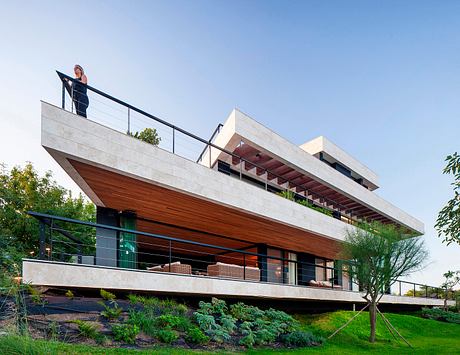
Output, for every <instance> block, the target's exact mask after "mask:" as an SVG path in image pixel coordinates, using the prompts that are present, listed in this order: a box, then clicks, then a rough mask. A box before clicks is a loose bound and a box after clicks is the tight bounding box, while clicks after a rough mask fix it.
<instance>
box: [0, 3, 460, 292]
mask: <svg viewBox="0 0 460 355" xmlns="http://www.w3.org/2000/svg"><path fill="white" fill-rule="evenodd" d="M1 5H2V6H1V7H2V9H1V12H0V33H1V34H2V35H1V36H0V65H1V76H0V161H2V162H5V163H7V164H8V166H10V167H11V166H12V165H16V164H21V165H23V164H24V163H25V162H26V161H31V162H33V163H34V164H35V166H36V167H37V168H38V169H39V171H41V172H44V171H46V170H52V171H53V172H54V174H55V177H56V179H57V180H58V182H59V183H60V184H62V185H64V186H66V187H68V188H70V189H72V190H74V191H78V188H77V187H76V186H75V185H74V184H73V182H72V181H71V180H70V178H68V177H67V176H66V175H65V173H64V172H63V171H62V169H61V168H60V167H59V166H58V165H57V164H56V163H55V162H54V161H53V159H52V158H51V157H50V156H49V155H48V154H47V153H46V152H45V151H44V149H43V148H41V147H40V100H45V101H48V102H51V103H54V104H57V105H59V104H60V83H59V81H58V78H57V76H56V74H55V73H54V70H55V69H58V70H60V71H64V72H67V73H69V74H70V73H71V72H72V68H73V65H74V64H75V63H80V64H81V65H82V66H83V67H84V68H85V70H86V73H87V75H88V78H89V83H90V84H91V85H93V86H96V87H98V88H100V89H102V90H104V91H106V92H109V93H111V94H112V95H114V96H116V97H119V98H121V99H124V100H125V101H127V102H130V103H132V104H134V105H136V106H138V107H141V108H143V109H145V110H146V111H148V112H150V113H153V114H155V115H157V116H160V117H162V118H164V119H166V120H168V121H170V122H172V123H174V124H176V125H178V126H180V127H183V128H185V129H187V130H189V131H191V132H193V133H196V134H198V135H200V136H203V137H209V135H210V134H211V132H212V130H213V129H214V128H215V126H216V125H217V123H219V122H223V121H224V120H225V119H226V117H227V116H228V114H229V113H230V111H231V110H232V109H233V108H234V107H238V108H240V109H241V110H242V111H244V112H245V113H247V114H249V115H250V116H252V117H253V118H255V119H257V120H258V121H259V122H261V123H263V124H264V125H266V126H267V127H269V128H271V129H273V130H274V131H276V132H278V133H279V134H280V135H282V136H283V137H285V138H287V139H288V140H290V141H291V142H293V143H296V144H301V143H303V142H305V141H307V140H310V139H312V138H314V137H316V136H318V135H324V136H326V137H328V138H329V139H331V140H332V141H333V142H335V143H336V144H337V145H338V146H340V147H342V148H343V149H345V150H346V151H347V152H349V153H350V154H352V155H353V156H354V157H356V158H357V159H359V160H360V161H362V162H363V163H364V164H366V165H367V166H368V167H370V168H371V169H372V170H374V171H375V172H377V173H378V174H379V176H380V183H381V188H380V189H379V190H377V191H378V192H377V193H378V194H379V195H380V196H382V197H383V198H385V199H387V200H389V201H390V202H392V203H393V204H395V205H397V206H398V207H400V208H402V209H403V210H405V211H407V212H409V213H410V214H412V215H414V216H415V217H417V218H419V219H420V220H422V221H423V222H424V223H425V226H426V235H425V237H424V238H425V240H426V243H427V246H428V248H429V249H430V252H431V261H430V262H431V263H430V265H429V266H428V267H427V268H426V269H425V270H424V271H423V272H421V273H419V274H418V275H416V276H414V279H416V280H418V281H422V282H427V283H431V284H436V285H437V284H439V283H440V281H441V275H442V273H444V272H445V271H447V270H448V269H460V257H459V256H460V246H458V245H451V246H449V247H446V246H445V245H443V244H442V243H441V240H440V239H439V238H437V237H436V233H435V231H434V229H433V224H434V221H435V219H436V216H437V212H438V211H439V210H440V209H441V207H442V206H443V205H444V204H445V202H446V201H447V200H448V199H449V198H450V196H451V195H452V192H451V191H452V190H451V187H450V185H449V183H450V179H449V178H448V177H447V176H443V175H442V174H441V171H442V168H443V165H444V162H443V160H444V158H445V156H446V155H447V154H449V153H452V152H454V151H459V150H460V141H459V131H460V130H459V126H460V125H459V124H460V2H459V1H442V2H440V1H384V2H383V1H234V0H232V1H222V0H218V1H185V0H183V1H171V0H168V1H145V2H142V1H124V2H115V1H86V2H85V1H72V2H70V1H55V2H50V1H34V2H28V3H27V4H25V3H23V2H17V1H16V2H15V1H3V2H2V4H1ZM90 108H91V106H90Z"/></svg>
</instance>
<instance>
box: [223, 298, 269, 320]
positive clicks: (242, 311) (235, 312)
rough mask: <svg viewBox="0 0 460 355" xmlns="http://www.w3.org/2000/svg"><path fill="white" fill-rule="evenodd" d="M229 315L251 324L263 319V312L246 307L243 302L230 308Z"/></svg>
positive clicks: (255, 308) (252, 307)
mask: <svg viewBox="0 0 460 355" xmlns="http://www.w3.org/2000/svg"><path fill="white" fill-rule="evenodd" d="M230 314H231V315H232V316H233V317H235V318H236V319H238V320H241V321H243V322H244V321H250V322H253V321H255V320H256V319H258V318H261V317H263V316H264V311H262V310H261V309H259V308H257V307H254V306H248V305H246V304H244V303H243V302H238V303H235V304H232V305H231V306H230Z"/></svg>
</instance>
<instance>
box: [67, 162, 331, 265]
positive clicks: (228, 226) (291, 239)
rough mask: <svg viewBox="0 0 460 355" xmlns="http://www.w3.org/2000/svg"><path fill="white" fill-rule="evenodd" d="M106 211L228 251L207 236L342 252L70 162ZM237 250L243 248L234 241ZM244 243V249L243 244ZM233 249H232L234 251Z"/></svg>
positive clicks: (301, 234)
mask: <svg viewBox="0 0 460 355" xmlns="http://www.w3.org/2000/svg"><path fill="white" fill-rule="evenodd" d="M69 162H70V163H71V164H72V165H73V167H74V168H75V169H76V170H77V172H78V173H79V174H80V176H81V177H82V178H83V179H84V180H85V182H86V183H87V184H88V185H89V186H90V187H91V189H92V190H93V191H94V193H95V194H96V195H97V196H98V197H99V198H100V199H101V201H102V202H103V203H104V205H105V206H106V207H109V208H113V209H116V210H119V211H123V210H131V211H135V212H136V213H137V215H138V216H139V217H142V218H145V219H149V220H154V221H158V222H161V223H166V224H170V225H174V226H178V227H182V228H189V229H193V230H195V231H202V232H204V233H201V234H200V233H199V232H197V233H190V232H183V231H182V232H181V233H179V232H178V231H177V230H176V231H175V232H174V233H173V232H172V231H171V230H169V231H168V230H166V229H164V228H163V229H161V228H160V227H158V226H156V227H153V228H152V227H151V226H148V225H147V224H146V223H140V225H139V227H140V228H142V229H145V231H148V232H151V233H158V234H161V233H168V234H171V236H177V237H180V238H182V239H192V240H196V241H200V242H202V243H209V244H214V245H222V243H223V241H222V238H218V237H216V236H212V235H209V234H205V233H211V234H217V235H221V236H225V237H230V238H234V239H236V240H239V241H246V242H247V243H251V244H256V243H261V244H268V245H270V246H273V247H277V248H282V249H285V250H291V251H297V252H306V253H311V254H314V255H317V256H320V257H325V258H329V259H334V258H336V257H337V254H338V252H339V250H340V245H339V244H340V243H339V242H338V241H335V240H332V239H328V238H325V237H322V236H318V235H315V234H313V233H310V232H308V231H305V230H300V229H297V228H294V227H291V226H287V225H284V224H281V223H277V222H274V221H271V220H268V219H264V218H262V217H259V216H254V215H250V214H248V213H245V212H244V211H241V210H237V209H233V208H229V207H226V206H221V205H219V204H216V203H213V202H210V201H206V200H203V199H200V198H197V197H193V196H189V195H186V194H184V193H181V192H178V191H174V190H169V189H166V188H163V187H160V186H157V185H154V184H149V183H147V182H144V181H140V180H137V179H134V178H130V177H127V176H124V175H121V174H117V173H114V172H111V171H108V170H104V169H102V168H100V167H95V166H92V165H88V164H84V163H81V162H78V161H74V160H69ZM228 243H229V244H232V243H233V244H232V246H231V247H241V246H242V244H244V242H243V243H241V242H237V241H234V242H232V243H230V242H228ZM238 243H240V244H238ZM229 246H230V245H229Z"/></svg>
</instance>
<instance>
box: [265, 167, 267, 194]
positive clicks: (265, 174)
mask: <svg viewBox="0 0 460 355" xmlns="http://www.w3.org/2000/svg"><path fill="white" fill-rule="evenodd" d="M267 190H268V172H267V170H265V191H267Z"/></svg>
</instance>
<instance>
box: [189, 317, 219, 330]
mask: <svg viewBox="0 0 460 355" xmlns="http://www.w3.org/2000/svg"><path fill="white" fill-rule="evenodd" d="M194 316H195V321H196V322H197V323H198V326H199V327H200V329H201V330H202V331H204V332H209V331H211V330H213V329H216V327H217V323H216V320H215V319H214V316H212V315H210V314H202V313H198V312H195V313H194Z"/></svg>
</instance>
